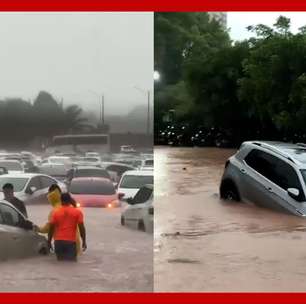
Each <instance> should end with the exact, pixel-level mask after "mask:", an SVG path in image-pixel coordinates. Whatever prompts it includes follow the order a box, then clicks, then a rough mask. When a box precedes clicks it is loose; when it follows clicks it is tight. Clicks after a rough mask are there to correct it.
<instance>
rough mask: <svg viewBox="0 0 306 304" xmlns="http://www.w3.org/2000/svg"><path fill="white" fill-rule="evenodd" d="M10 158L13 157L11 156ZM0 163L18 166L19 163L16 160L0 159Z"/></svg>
mask: <svg viewBox="0 0 306 304" xmlns="http://www.w3.org/2000/svg"><path fill="white" fill-rule="evenodd" d="M11 157H13V156H11ZM0 162H1V163H2V162H4V163H18V164H20V161H19V160H17V159H0Z"/></svg>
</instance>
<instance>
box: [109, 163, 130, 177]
mask: <svg viewBox="0 0 306 304" xmlns="http://www.w3.org/2000/svg"><path fill="white" fill-rule="evenodd" d="M106 170H108V171H112V172H116V173H117V174H119V175H122V174H123V173H124V172H126V171H129V170H132V168H130V167H126V166H118V165H110V166H108V167H107V168H106Z"/></svg>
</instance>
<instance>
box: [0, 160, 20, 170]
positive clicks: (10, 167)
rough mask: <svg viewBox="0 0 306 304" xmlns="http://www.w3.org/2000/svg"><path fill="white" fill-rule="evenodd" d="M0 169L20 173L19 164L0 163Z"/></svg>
mask: <svg viewBox="0 0 306 304" xmlns="http://www.w3.org/2000/svg"><path fill="white" fill-rule="evenodd" d="M0 167H4V168H6V169H7V170H13V171H22V170H23V168H22V165H21V164H20V163H19V162H6V161H0Z"/></svg>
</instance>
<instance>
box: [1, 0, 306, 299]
mask: <svg viewBox="0 0 306 304" xmlns="http://www.w3.org/2000/svg"><path fill="white" fill-rule="evenodd" d="M303 10H305V11H306V2H304V1H303V0H291V1H289V0H257V1H255V0H254V1H253V2H250V1H247V0H188V1H182V0H12V1H10V0H5V1H4V0H3V1H1V2H0V11H56V12H59V11H74V12H77V11H190V12H191V11H303ZM0 271H1V270H0ZM0 276H1V275H0ZM0 284H1V283H0ZM86 302H89V303H94V304H95V303H103V302H104V303H107V304H113V303H114V304H115V303H116V304H117V303H120V304H121V303H124V304H151V303H152V304H153V303H154V304H158V303H162V304H170V303H175V304H180V303H184V304H185V303H186V304H187V303H195V304H197V303H204V302H207V303H210V304H215V303H226V304H240V303H241V304H242V303H243V304H245V303H250V304H253V303H254V304H255V303H256V304H257V303H259V302H261V303H269V304H274V303H275V304H285V303H286V304H287V303H288V304H289V303H305V302H306V293H120V294H116V293H2V294H1V295H0V303H5V304H9V303H18V304H20V303H22V304H42V303H43V304H49V303H50V304H55V303H56V304H57V303H58V304H61V303H65V304H69V303H73V304H79V303H82V304H83V303H86Z"/></svg>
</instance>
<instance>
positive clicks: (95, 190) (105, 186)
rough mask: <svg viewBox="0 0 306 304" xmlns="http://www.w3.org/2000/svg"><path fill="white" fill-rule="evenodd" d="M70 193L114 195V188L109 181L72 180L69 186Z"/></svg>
mask: <svg viewBox="0 0 306 304" xmlns="http://www.w3.org/2000/svg"><path fill="white" fill-rule="evenodd" d="M69 190H70V192H71V193H72V194H96V195H114V194H116V190H115V187H114V185H113V184H112V183H111V182H109V181H98V180H74V179H73V180H72V182H71V186H70V189H69Z"/></svg>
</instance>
